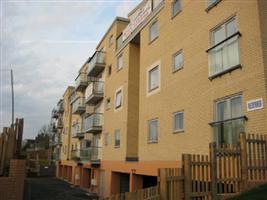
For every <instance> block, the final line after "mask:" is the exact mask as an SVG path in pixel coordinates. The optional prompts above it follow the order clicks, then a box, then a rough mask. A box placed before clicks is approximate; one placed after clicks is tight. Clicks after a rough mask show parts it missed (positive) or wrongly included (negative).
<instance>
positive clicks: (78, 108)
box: [72, 97, 85, 114]
mask: <svg viewBox="0 0 267 200" xmlns="http://www.w3.org/2000/svg"><path fill="white" fill-rule="evenodd" d="M84 112H85V100H84V98H82V97H80V98H78V99H76V100H75V101H74V103H73V107H72V113H73V114H82V113H84Z"/></svg>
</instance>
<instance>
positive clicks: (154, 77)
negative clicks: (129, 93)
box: [148, 66, 159, 91]
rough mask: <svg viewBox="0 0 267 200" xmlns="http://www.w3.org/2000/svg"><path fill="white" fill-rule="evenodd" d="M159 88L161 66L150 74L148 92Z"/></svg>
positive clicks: (150, 71)
mask: <svg viewBox="0 0 267 200" xmlns="http://www.w3.org/2000/svg"><path fill="white" fill-rule="evenodd" d="M158 87H159V66H156V67H154V68H152V69H151V70H149V72H148V91H152V90H155V89H157V88H158Z"/></svg>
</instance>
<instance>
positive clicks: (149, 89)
mask: <svg viewBox="0 0 267 200" xmlns="http://www.w3.org/2000/svg"><path fill="white" fill-rule="evenodd" d="M156 68H157V70H158V77H157V78H158V84H157V86H156V87H153V88H151V80H152V79H151V72H152V71H153V70H155V69H156ZM147 78H148V93H151V92H153V91H155V90H157V89H159V87H160V66H159V65H156V66H154V67H152V68H150V69H148V77H147Z"/></svg>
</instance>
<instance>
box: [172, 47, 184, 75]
mask: <svg viewBox="0 0 267 200" xmlns="http://www.w3.org/2000/svg"><path fill="white" fill-rule="evenodd" d="M178 55H181V56H182V63H181V65H180V66H179V67H178V68H177V69H176V68H175V57H176V56H178ZM183 67H184V52H183V49H180V50H179V51H177V52H176V53H174V54H173V55H172V72H173V73H175V72H177V71H179V70H181V69H183Z"/></svg>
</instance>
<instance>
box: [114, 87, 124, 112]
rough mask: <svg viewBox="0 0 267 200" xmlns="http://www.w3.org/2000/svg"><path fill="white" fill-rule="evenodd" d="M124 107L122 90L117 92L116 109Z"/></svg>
mask: <svg viewBox="0 0 267 200" xmlns="http://www.w3.org/2000/svg"><path fill="white" fill-rule="evenodd" d="M121 106H122V89H120V90H118V91H117V92H116V104H115V108H116V109H118V108H120V107H121Z"/></svg>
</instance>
